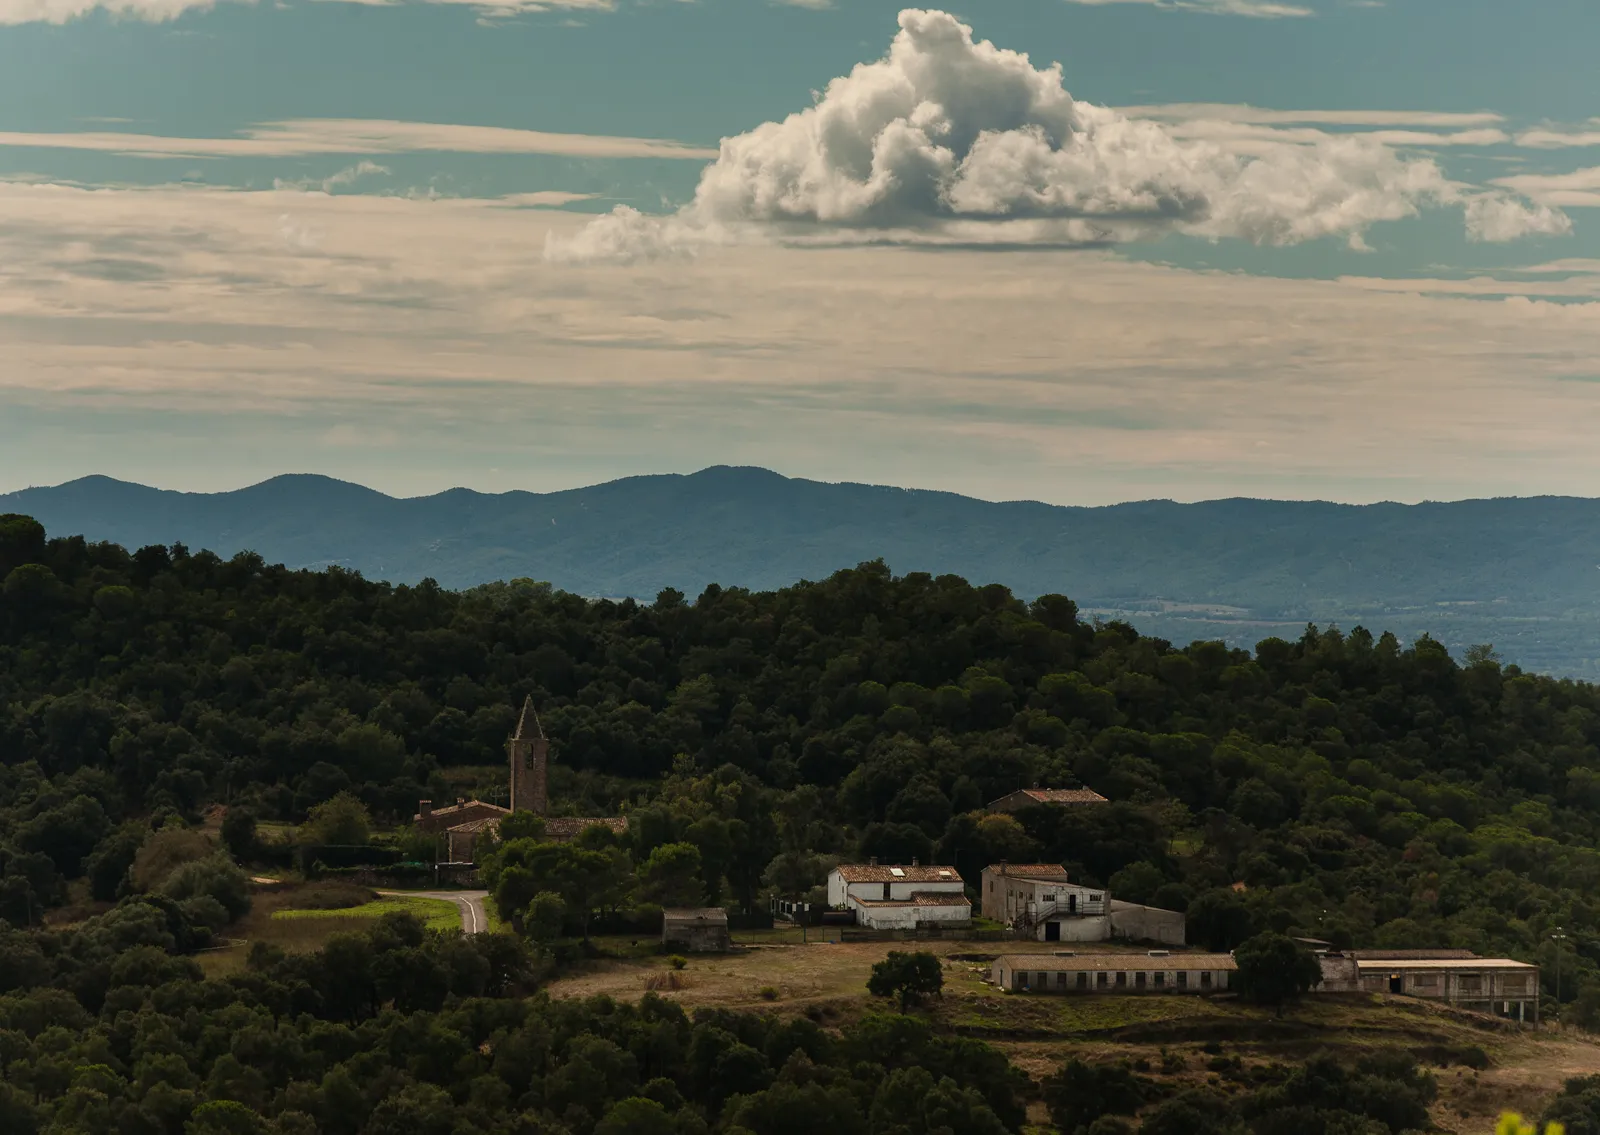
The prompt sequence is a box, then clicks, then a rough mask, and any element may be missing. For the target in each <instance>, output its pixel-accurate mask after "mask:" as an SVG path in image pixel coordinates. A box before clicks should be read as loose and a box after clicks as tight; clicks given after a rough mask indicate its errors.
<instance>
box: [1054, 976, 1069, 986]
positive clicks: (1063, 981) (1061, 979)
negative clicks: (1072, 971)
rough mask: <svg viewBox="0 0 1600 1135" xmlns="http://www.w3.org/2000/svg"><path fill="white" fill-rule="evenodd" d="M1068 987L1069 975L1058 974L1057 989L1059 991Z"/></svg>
mask: <svg viewBox="0 0 1600 1135" xmlns="http://www.w3.org/2000/svg"><path fill="white" fill-rule="evenodd" d="M1066 987H1067V975H1066V974H1065V973H1058V974H1056V988H1057V989H1065V988H1066Z"/></svg>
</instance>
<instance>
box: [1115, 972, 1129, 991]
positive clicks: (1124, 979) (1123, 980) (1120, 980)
mask: <svg viewBox="0 0 1600 1135" xmlns="http://www.w3.org/2000/svg"><path fill="white" fill-rule="evenodd" d="M1127 984H1128V975H1127V974H1125V973H1122V972H1120V971H1119V972H1118V974H1117V988H1118V989H1121V988H1123V987H1124V986H1126V985H1127Z"/></svg>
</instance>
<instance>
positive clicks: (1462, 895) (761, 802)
mask: <svg viewBox="0 0 1600 1135" xmlns="http://www.w3.org/2000/svg"><path fill="white" fill-rule="evenodd" d="M0 576H3V580H4V582H3V584H0V618H3V628H4V629H3V634H0V759H3V765H0V790H3V794H0V799H3V801H4V804H3V807H0V844H3V848H4V850H3V851H0V877H3V883H0V888H3V889H0V912H3V914H4V917H5V918H6V919H8V920H10V921H11V922H13V923H15V924H17V925H27V924H28V923H29V922H31V921H34V920H36V919H37V917H38V914H39V912H40V911H41V910H44V909H47V908H49V907H51V906H52V905H55V904H59V903H60V902H62V901H63V900H64V897H65V896H66V894H67V891H68V887H67V883H68V882H69V881H70V880H73V879H75V878H78V877H80V876H83V875H84V874H85V873H86V872H91V873H92V872H95V871H99V872H101V873H102V874H103V875H104V877H105V878H106V879H109V885H110V889H111V891H112V892H113V893H115V891H116V889H117V882H118V879H119V877H120V876H119V875H118V870H119V868H123V867H125V866H126V864H127V863H130V862H131V861H132V856H133V854H134V853H135V852H136V851H137V849H138V847H139V846H140V843H141V841H142V840H143V839H144V838H145V836H146V835H147V834H148V832H149V831H150V828H151V826H152V825H160V824H162V823H164V822H168V819H169V818H171V817H188V818H191V819H192V818H194V817H195V816H197V815H198V813H199V811H200V810H201V809H202V808H203V807H205V806H206V805H207V804H208V803H209V802H213V801H223V802H226V803H229V804H232V805H236V806H244V807H247V808H249V809H251V810H253V811H254V812H255V813H256V814H257V815H259V816H260V817H262V818H263V819H274V818H276V819H285V820H298V819H301V818H303V817H304V815H305V813H306V812H307V810H308V809H310V808H311V807H312V806H314V805H316V804H318V803H319V802H321V801H324V800H327V799H328V798H330V797H332V796H334V795H335V794H337V793H339V792H341V791H343V790H347V789H348V790H351V791H353V792H354V793H356V794H357V795H359V796H360V797H361V798H362V799H363V800H364V801H365V802H366V803H367V805H368V806H369V807H370V808H371V809H372V810H373V812H374V813H375V814H376V815H377V816H379V817H380V818H383V817H387V818H389V819H391V820H395V819H402V818H405V817H409V815H410V813H411V811H412V810H413V808H414V806H415V803H416V800H417V799H418V798H419V797H421V796H429V795H430V794H431V795H433V796H440V795H442V794H443V792H445V791H448V782H447V776H448V775H450V774H452V772H453V770H456V769H458V768H459V767H461V766H488V765H496V764H499V763H500V762H501V761H502V759H503V757H502V753H503V742H504V739H505V737H506V735H507V732H508V730H509V728H510V726H511V723H512V717H513V714H514V711H515V709H516V707H517V706H518V705H519V704H520V703H521V701H522V699H523V698H524V697H525V696H528V695H531V696H532V697H533V698H534V701H535V704H536V705H538V706H539V707H540V708H541V711H542V713H543V719H544V723H545V726H546V728H547V729H548V730H549V731H550V733H551V735H552V737H553V739H554V753H555V759H556V760H557V762H558V764H559V766H560V768H561V769H563V770H566V771H565V772H563V773H562V775H561V777H559V778H558V779H557V781H556V782H555V789H556V796H557V802H556V803H557V807H558V809H565V810H568V811H572V812H580V813H588V814H603V811H602V810H606V809H611V808H619V807H626V808H628V809H630V815H631V816H632V818H633V820H634V822H633V824H632V827H631V833H630V837H629V839H630V841H631V844H630V846H629V848H628V849H627V851H628V854H630V855H631V856H632V857H633V858H634V860H635V861H643V860H644V859H645V858H646V857H648V856H649V854H650V853H651V851H653V850H654V849H655V848H656V847H659V846H662V845H665V844H668V843H674V842H688V843H691V844H693V845H695V846H696V848H697V849H698V850H699V851H700V853H701V857H702V870H703V873H704V878H705V882H706V885H707V890H708V892H709V894H708V895H707V897H708V898H712V899H716V898H722V899H725V900H727V901H732V902H737V903H742V904H746V905H756V904H759V903H760V902H761V901H762V898H763V896H764V894H766V893H770V890H771V888H774V887H777V888H779V889H782V890H786V891H793V890H797V889H799V888H802V887H804V886H808V885H811V884H812V883H815V882H816V881H818V880H819V879H820V877H821V873H822V871H823V869H824V868H825V866H826V864H827V862H828V861H829V860H830V858H837V857H841V856H844V857H854V856H865V855H877V856H879V857H880V858H905V859H909V858H910V857H912V856H919V857H922V858H924V859H926V858H928V857H937V858H940V859H944V860H949V861H953V862H955V863H956V864H957V865H958V866H959V867H960V868H961V870H962V871H963V873H965V874H967V876H968V877H969V878H975V877H976V874H977V872H978V871H979V869H981V867H982V866H983V865H984V864H985V863H987V862H990V861H993V860H998V859H1002V858H1006V859H1010V860H1013V861H1016V860H1023V859H1026V860H1031V861H1038V860H1056V859H1059V860H1061V861H1063V862H1066V863H1068V864H1069V865H1070V866H1071V869H1072V870H1073V872H1074V873H1075V874H1077V875H1078V876H1080V877H1082V878H1084V879H1086V880H1091V881H1093V882H1096V883H1101V884H1109V885H1110V886H1111V887H1112V888H1114V889H1115V890H1116V891H1117V892H1118V893H1119V894H1120V895H1121V896H1122V897H1125V898H1129V899H1145V900H1153V901H1155V902H1157V903H1160V904H1171V905H1175V906H1182V907H1187V909H1188V910H1189V913H1190V915H1191V927H1192V931H1191V936H1192V937H1193V938H1195V939H1197V940H1198V941H1200V942H1202V943H1204V944H1208V945H1213V946H1217V947H1226V946H1230V945H1232V944H1234V943H1236V942H1237V941H1239V940H1240V939H1241V938H1242V937H1244V936H1245V935H1247V934H1249V933H1250V932H1251V931H1252V930H1254V929H1258V928H1264V927H1272V928H1277V929H1285V930H1294V931H1297V932H1302V933H1311V934H1317V935H1319V936H1322V937H1331V938H1335V939H1339V940H1350V941H1353V942H1356V943H1360V944H1368V945H1382V946H1394V947H1410V946H1418V947H1420V946H1444V945H1453V946H1466V947H1471V948H1474V949H1478V950H1481V951H1486V952H1492V953H1496V954H1509V955H1512V956H1516V957H1522V958H1529V959H1531V958H1534V957H1536V956H1538V957H1542V958H1543V959H1544V960H1545V962H1546V963H1547V967H1546V969H1545V974H1546V982H1547V985H1548V984H1549V983H1550V982H1551V981H1552V980H1553V967H1551V966H1550V965H1549V964H1548V963H1550V962H1552V961H1553V956H1552V955H1551V954H1550V951H1551V949H1552V945H1551V943H1550V939H1549V932H1550V931H1551V930H1552V929H1553V928H1554V927H1555V926H1556V925H1558V924H1559V925H1563V926H1565V927H1566V930H1567V933H1568V934H1569V935H1571V937H1570V938H1569V939H1568V940H1567V947H1566V948H1567V951H1568V956H1567V959H1566V962H1565V964H1564V967H1563V986H1562V989H1561V995H1562V997H1563V998H1564V999H1566V1000H1572V999H1575V998H1580V994H1581V999H1582V1000H1584V1002H1585V1004H1584V1008H1585V1010H1587V1011H1588V1012H1589V1014H1590V1015H1591V1016H1592V1015H1593V1010H1594V1006H1593V1005H1591V1004H1590V1000H1591V999H1600V985H1597V984H1596V977H1595V974H1596V970H1595V962H1594V958H1595V956H1596V950H1597V948H1600V947H1597V945H1596V943H1597V941H1600V938H1597V933H1600V906H1597V905H1596V903H1595V900H1594V898H1593V896H1594V895H1595V893H1596V892H1597V885H1600V854H1597V853H1596V852H1595V850H1594V845H1595V843H1596V840H1597V838H1600V750H1597V747H1596V746H1597V742H1600V717H1597V709H1600V692H1597V691H1596V690H1595V688H1593V687H1591V686H1588V685H1583V684H1578V683H1574V682H1568V681H1555V680H1551V679H1548V678H1543V677H1537V676H1534V675H1529V674H1524V673H1520V672H1519V671H1518V670H1517V669H1516V668H1515V667H1508V666H1502V665H1501V664H1500V663H1498V662H1497V661H1496V660H1495V659H1494V657H1493V656H1492V654H1490V653H1488V652H1487V651H1480V652H1476V653H1475V654H1474V655H1473V657H1472V658H1471V660H1470V661H1468V662H1467V663H1466V664H1464V665H1463V664H1458V663H1457V662H1456V661H1454V660H1452V658H1451V657H1450V655H1449V654H1448V653H1447V652H1446V651H1445V650H1444V649H1442V648H1441V647H1440V646H1439V645H1438V644H1437V643H1435V642H1433V641H1431V640H1428V639H1423V640H1421V641H1418V642H1416V643H1414V644H1404V643H1401V642H1398V641H1396V639H1395V638H1394V637H1392V636H1390V635H1387V634H1384V633H1382V630H1381V628H1373V630H1372V631H1368V630H1364V629H1360V628H1353V629H1351V630H1349V631H1347V632H1344V633H1340V632H1337V631H1332V630H1321V631H1319V630H1317V629H1315V628H1309V629H1307V630H1306V632H1305V633H1304V635H1303V636H1301V637H1300V638H1299V639H1297V640H1295V641H1284V640H1279V639H1269V640H1267V641H1265V642H1263V643H1261V644H1260V646H1259V647H1258V648H1257V649H1256V650H1255V651H1254V652H1246V651H1242V650H1231V649H1228V648H1226V647H1224V646H1221V645H1219V644H1215V643H1197V644H1195V645H1192V646H1188V647H1186V648H1183V649H1174V648H1173V647H1172V646H1170V645H1169V644H1168V643H1166V642H1163V641H1161V640H1158V639H1152V638H1147V637H1141V636H1140V635H1139V634H1138V633H1137V632H1136V631H1135V630H1134V628H1132V627H1130V626H1126V625H1122V624H1115V623H1113V624H1106V625H1097V624H1095V623H1092V622H1090V621H1087V620H1085V619H1083V618H1081V617H1080V616H1079V614H1078V612H1077V610H1076V608H1075V607H1074V605H1073V603H1072V602H1071V601H1070V600H1069V599H1066V598H1063V597H1061V596H1044V597H1042V598H1039V599H1037V600H1036V601H1034V602H1031V603H1024V602H1021V601H1019V600H1017V599H1016V598H1014V597H1013V596H1012V595H1011V594H1010V593H1009V592H1008V591H1007V590H1006V589H1005V588H1002V587H998V586H973V585H970V584H968V583H967V582H965V581H963V580H960V579H956V578H953V577H940V578H932V577H929V576H926V575H909V576H906V577H903V578H895V577H893V576H892V575H891V574H890V572H889V571H888V570H887V569H885V568H883V567H882V566H881V565H877V564H866V565H863V566H861V567H860V568H857V569H854V570H850V571H845V572H841V573H839V574H837V575H835V576H833V577H831V578H829V579H827V580H825V581H823V582H819V583H808V584H802V585H798V586H795V587H791V588H787V589H784V590H780V591H775V592H770V593H751V592H746V591H742V590H734V589H722V588H718V587H710V588H708V589H706V591H705V592H704V593H703V594H701V595H700V596H698V597H694V598H687V597H685V596H682V595H679V594H677V593H674V592H670V591H669V592H663V593H662V594H661V595H660V596H659V598H658V599H657V600H656V601H655V602H654V603H653V604H648V605H646V604H639V603H635V602H632V601H627V602H620V603H613V602H589V601H585V600H583V599H580V598H578V597H575V596H572V595H569V594H563V593H560V592H558V591H553V590H551V589H550V588H548V587H545V586H542V585H539V584H535V583H529V582H519V583H513V584H503V585H496V586H491V587H485V588H480V589H476V590H472V591H467V592H461V593H456V592H450V591H446V590H443V589H441V588H439V587H437V586H435V585H433V584H432V583H428V582H424V583H423V584H420V585H418V586H415V587H405V586H391V585H388V584H380V583H373V582H369V581H366V580H363V579H361V578H359V577H357V576H355V575H353V574H350V573H347V572H342V571H338V570H331V571H326V572H294V571H287V570H285V569H283V568H278V567H271V566H268V565H266V564H264V563H263V562H262V561H261V560H260V559H259V558H257V557H255V556H251V555H239V556H236V557H234V558H232V559H230V560H222V559H219V558H218V557H216V556H213V555H210V554H207V553H204V552H199V553H192V552H190V551H188V550H185V549H184V548H182V547H170V548H168V547H159V546H154V547H147V548H144V549H142V550H139V551H137V552H133V553H128V552H126V551H124V550H123V549H121V548H118V547H115V546H110V545H95V544H87V543H85V542H84V541H82V540H80V539H61V540H51V541H48V542H47V541H46V540H45V538H44V534H43V531H42V529H41V528H40V527H39V526H38V525H37V524H34V523H33V522H31V521H29V520H26V519H24V518H16V517H12V518H7V519H6V520H5V521H4V522H3V525H0ZM1077 782H1082V783H1085V784H1088V785H1090V786H1092V787H1094V788H1096V789H1098V790H1099V791H1101V792H1102V793H1104V794H1105V795H1106V796H1108V797H1110V798H1111V800H1112V801H1113V803H1111V804H1110V805H1108V806H1105V807H1101V808H1089V809H1077V810H1071V811H1064V812H1063V811H1052V810H1048V809H1040V810H1035V811H1032V812H1029V813H1024V814H1022V815H1020V816H1019V817H1017V818H1016V819H1015V820H1013V819H1011V818H1009V817H985V816H983V815H982V813H981V808H982V805H983V804H984V803H985V802H986V801H988V800H990V799H992V798H994V797H997V796H999V795H1001V794H1002V793H1004V792H1007V791H1010V790H1012V789H1014V788H1016V787H1018V786H1024V785H1029V784H1033V783H1044V784H1051V785H1064V784H1071V783H1077ZM1239 884H1242V885H1243V886H1242V887H1240V886H1239ZM1574 951H1576V956H1574ZM1591 991H1592V992H1591Z"/></svg>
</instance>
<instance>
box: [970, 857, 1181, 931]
mask: <svg viewBox="0 0 1600 1135" xmlns="http://www.w3.org/2000/svg"><path fill="white" fill-rule="evenodd" d="M979 886H980V887H981V889H982V896H981V900H980V901H981V907H980V909H981V911H982V913H983V916H984V917H985V918H992V919H994V920H995V921H996V922H1003V923H1005V924H1006V925H1007V926H1009V927H1011V928H1012V929H1013V930H1014V931H1016V933H1017V934H1018V935H1019V936H1020V937H1025V938H1032V939H1034V940H1035V941H1038V942H1109V941H1111V940H1112V939H1113V938H1124V939H1127V940H1128V941H1132V942H1158V943H1160V944H1161V945H1163V946H1182V945H1183V944H1184V942H1185V941H1186V934H1187V920H1186V919H1185V918H1184V916H1183V915H1182V914H1181V913H1179V912H1178V911H1175V910H1162V909H1160V908H1159V907H1153V906H1140V905H1139V904H1137V903H1130V902H1121V901H1119V900H1117V899H1114V898H1112V897H1111V893H1110V892H1109V891H1107V890H1106V889H1105V888H1104V887H1086V886H1083V885H1081V884H1078V883H1073V882H1071V881H1070V880H1069V879H1068V877H1067V869H1066V868H1065V867H1063V866H1061V864H1059V863H991V864H990V865H989V866H987V867H985V868H984V869H983V878H982V881H981V883H980V884H979Z"/></svg>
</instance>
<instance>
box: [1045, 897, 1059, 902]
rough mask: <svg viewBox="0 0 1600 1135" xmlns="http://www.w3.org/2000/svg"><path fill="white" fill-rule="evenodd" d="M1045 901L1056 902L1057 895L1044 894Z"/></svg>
mask: <svg viewBox="0 0 1600 1135" xmlns="http://www.w3.org/2000/svg"><path fill="white" fill-rule="evenodd" d="M1044 901H1045V902H1055V901H1056V896H1055V895H1045V896H1044Z"/></svg>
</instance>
